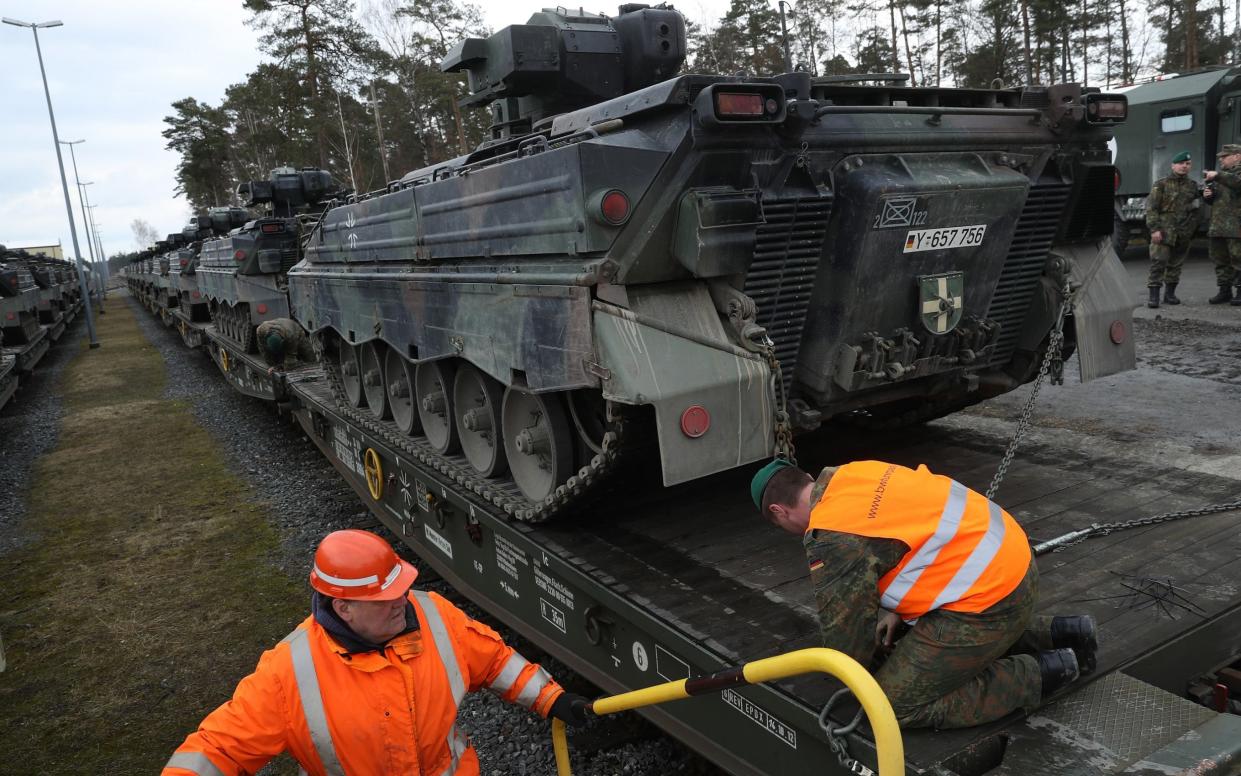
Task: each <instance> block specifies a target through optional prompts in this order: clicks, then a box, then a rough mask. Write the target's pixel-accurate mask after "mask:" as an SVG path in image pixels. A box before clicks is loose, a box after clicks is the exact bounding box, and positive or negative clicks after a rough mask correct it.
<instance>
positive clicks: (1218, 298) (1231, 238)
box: [1202, 143, 1241, 306]
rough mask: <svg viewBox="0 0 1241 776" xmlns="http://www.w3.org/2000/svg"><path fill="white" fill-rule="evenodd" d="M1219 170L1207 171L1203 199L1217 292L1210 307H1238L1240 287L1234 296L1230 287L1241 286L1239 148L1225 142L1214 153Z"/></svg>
mask: <svg viewBox="0 0 1241 776" xmlns="http://www.w3.org/2000/svg"><path fill="white" fill-rule="evenodd" d="M1216 156H1217V157H1218V158H1219V164H1220V169H1219V171H1215V170H1207V171H1206V172H1205V173H1204V176H1205V177H1206V180H1207V187H1206V190H1205V191H1203V192H1202V196H1203V197H1204V198H1205V199H1206V200H1207V201H1208V202H1210V203H1211V228H1210V231H1209V232H1208V234H1209V235H1210V237H1211V261H1213V262H1215V282H1216V285H1218V286H1219V293H1218V294H1216V295H1215V296H1213V297H1211V298H1210V299H1209V300H1207V301H1209V302H1210V303H1211V304H1223V303H1224V302H1231V303H1232V304H1234V305H1237V306H1241V288H1238V289H1237V295H1236V297H1234V296H1233V293H1232V286H1233V284H1234V283H1235V284H1237V285H1241V170H1238V169H1237V168H1238V166H1241V145H1238V144H1236V143H1226V144H1224V146H1223V147H1222V148H1221V149H1220V152H1219V153H1218V154H1216Z"/></svg>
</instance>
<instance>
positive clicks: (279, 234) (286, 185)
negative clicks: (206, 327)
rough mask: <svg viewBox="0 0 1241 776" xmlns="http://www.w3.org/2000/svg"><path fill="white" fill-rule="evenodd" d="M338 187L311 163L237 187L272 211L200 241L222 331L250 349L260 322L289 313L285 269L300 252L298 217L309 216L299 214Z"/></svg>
mask: <svg viewBox="0 0 1241 776" xmlns="http://www.w3.org/2000/svg"><path fill="white" fill-rule="evenodd" d="M338 193H339V192H338V189H337V186H336V184H335V183H334V182H333V181H332V177H331V175H329V174H328V173H326V172H324V171H322V170H316V169H313V168H304V169H302V170H294V169H292V168H291V167H281V168H278V169H276V170H273V171H272V173H271V177H270V178H269V179H268V180H265V181H251V182H250V183H243V184H241V186H239V187H238V194H240V195H241V196H242V198H243V200H244V201H245V202H246V205H247V206H248V207H255V206H258V205H263V204H266V205H268V206H269V211H270V212H269V213H268V215H265V216H262V217H259V218H256V219H254V220H251V221H248V222H246V223H245V225H244V226H241V227H239V228H237V229H234V230H232V231H231V232H229V233H228V235H227V236H224V237H221V238H218V239H214V240H206V241H204V242H203V246H202V249H201V251H200V252H199V261H198V271H197V275H198V284H199V287H200V289H201V291H202V293H203V294H204V295H205V296H206V297H207V300H208V305H209V307H210V310H211V319H212V321H213V322H214V324H215V327H216V330H217V331H218V332H219V333H220V334H222V335H223V336H225V337H228V338H229V339H230V340H232V341H233V342H235V343H236V344H237V345H238V346H240V347H241V348H243V349H244V350H245V351H247V352H253V351H254V350H255V334H254V332H255V329H256V328H258V325H259V324H260V323H262V322H263V321H267V320H271V319H273V318H287V317H289V302H288V295H287V290H288V284H287V281H286V279H285V275H286V273H287V272H288V271H289V268H290V267H292V266H293V265H294V264H296V263H297V261H298V258H299V253H300V252H299V248H298V245H299V239H300V237H301V230H302V222H303V220H306V221H309V220H310V219H309V218H308V217H307V216H305V215H301V214H302V213H304V212H305V211H306V209H307V208H310V207H313V206H315V205H317V204H318V203H320V202H322V201H323V200H325V199H328V198H330V197H332V196H335V195H337V194H338Z"/></svg>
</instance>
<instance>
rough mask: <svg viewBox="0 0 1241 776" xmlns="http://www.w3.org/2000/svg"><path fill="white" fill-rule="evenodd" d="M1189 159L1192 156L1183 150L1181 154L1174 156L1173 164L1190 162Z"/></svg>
mask: <svg viewBox="0 0 1241 776" xmlns="http://www.w3.org/2000/svg"><path fill="white" fill-rule="evenodd" d="M1189 160H1190V156H1189V152H1188V151H1181V152H1180V153H1179V154H1177V155H1176V156H1174V157H1172V163H1173V164H1180V163H1181V162H1188V161H1189Z"/></svg>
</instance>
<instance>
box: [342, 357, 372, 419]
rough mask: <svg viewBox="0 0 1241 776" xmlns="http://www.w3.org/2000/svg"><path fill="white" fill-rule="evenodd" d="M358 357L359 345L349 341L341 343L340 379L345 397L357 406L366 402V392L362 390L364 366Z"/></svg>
mask: <svg viewBox="0 0 1241 776" xmlns="http://www.w3.org/2000/svg"><path fill="white" fill-rule="evenodd" d="M361 366H362V365H361V364H360V363H359V358H358V347H357V346H356V345H350V344H349V343H348V342H344V341H342V342H341V343H340V381H341V383H342V384H343V385H344V387H345V398H346V399H348V400H349V403H350V404H352V405H353V406H355V407H361V406H362V405H363V404H365V403H366V394H365V393H363V392H362V368H361Z"/></svg>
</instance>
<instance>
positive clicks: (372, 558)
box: [163, 530, 588, 776]
mask: <svg viewBox="0 0 1241 776" xmlns="http://www.w3.org/2000/svg"><path fill="white" fill-rule="evenodd" d="M417 575H418V572H417V570H416V569H415V568H414V567H413V566H412V565H410V564H409V563H407V562H405V561H404V560H401V559H400V558H398V557H397V555H396V553H395V552H393V550H392V547H391V545H389V544H388V543H387V542H386V541H384V540H383V539H381V538H380V537H378V536H376V535H375V534H372V533H369V532H367V531H359V530H346V531H336V532H334V533H331V534H328V536H327V537H325V538H324V539H323V541H322V542H321V543H320V544H319V547H318V549H317V550H316V551H315V563H314V568H313V569H312V571H311V572H310V585H311V587H312V588H313V589H314V593H313V596H312V613H311V615H310V616H309V617H307V618H306V619H305V620H304V621H303V622H302V623H301V624H300V625H298V626H297V628H296V629H295V630H294V631H293V632H292V633H290V634H289V635H288V636H286V637H285V638H284V640H283V641H281V642H280V643H279V644H277V645H276V646H275V647H274V648H272V649H269V650H267V651H266V652H264V653H263V656H262V657H261V658H259V664H258V668H256V669H255V671H254V673H252V674H250V675H249V676H247V677H246V678H245V679H242V680H241V683H240V684H239V685H238V686H237V690H236V692H235V693H234V694H233V698H232V700H230V701H228V702H226V703H225V704H224V705H223V706H220V707H219V708H218V709H216V710H215V711H213V712H211V713H210V714H209V715H207V718H206V719H204V720H203V721H202V724H200V725H199V726H198V730H197V731H195V732H194V733H192V734H190V736H189V737H188V738H186V740H185V742H184V743H183V744H181V746H180V747H178V748H177V751H176V753H174V754H173V755H172V758H171V759H170V760H169V761H168V764H167V765H166V766H165V767H164V771H163V774H164V776H186V775H187V774H195V775H196V776H237V775H238V774H249V773H254V772H255V771H257V770H258V769H259V768H261V767H262V766H263V764H264V763H266V762H267V761H268V760H270V759H271V758H272V757H274V756H276V755H277V754H280V753H281V752H289V753H290V754H291V755H292V756H293V758H294V759H296V760H297V761H298V762H299V763H300V764H301V766H302V768H303V769H304V770H305V771H306V772H307V773H309V774H314V775H316V776H344V775H345V774H349V776H369V775H370V774H376V775H377V774H401V776H413V775H414V774H422V775H423V776H454V774H455V775H456V776H477V774H478V773H479V766H478V756H477V754H476V753H475V752H474V748H473V747H472V746H471V745H470V742H469V739H468V738H467V737H466V736H465V734H463V733H462V732H461V731H460V730H459V729H458V728H457V707H458V706H459V705H460V703H461V699H462V698H463V697H465V693H466V692H467V691H475V690H479V689H481V688H487V689H489V690H491V691H492V692H494V693H496V694H497V695H499V696H500V697H501V698H503V699H504V700H506V701H509V702H510V703H515V704H517V705H519V706H522V707H524V708H527V709H530V710H531V711H533V712H535V713H536V714H538V715H540V716H542V717H547V716H548V715H549V714H550V715H551V716H554V717H556V718H558V719H561V720H564V721H565V722H568V723H573V724H577V723H581V722H584V721H585V719H586V714H587V712H586V708H587V706H588V701H587V700H586V699H585V698H583V697H581V696H579V695H573V694H571V693H566V692H565V691H564V690H563V689H562V688H561V687H560V686H559V685H558V684H556V682H555V681H553V680H552V678H551V677H550V676H549V675H548V674H547V672H546V671H544V670H543V669H542V668H540V667H539V666H537V665H535V664H534V663H530V662H528V661H527V660H526V659H525V658H523V657H522V656H521V655H519V654H517V652H516V651H514V650H513V649H512V648H511V647H509V646H507V645H506V644H505V643H504V642H503V641H502V640H501V639H500V636H499V635H498V634H497V633H496V632H495V631H494V630H492V629H491V628H488V627H487V626H486V625H483V624H482V623H480V622H477V621H475V620H472V619H470V618H469V617H468V616H467V615H466V614H465V613H464V612H462V611H461V610H460V609H458V608H457V607H455V606H453V605H452V604H451V603H449V602H448V601H447V600H445V599H444V598H443V597H441V596H439V595H437V594H435V593H427V592H421V591H416V590H411V589H410V585H411V584H412V583H413V581H414V579H415V577H417Z"/></svg>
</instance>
